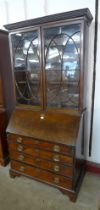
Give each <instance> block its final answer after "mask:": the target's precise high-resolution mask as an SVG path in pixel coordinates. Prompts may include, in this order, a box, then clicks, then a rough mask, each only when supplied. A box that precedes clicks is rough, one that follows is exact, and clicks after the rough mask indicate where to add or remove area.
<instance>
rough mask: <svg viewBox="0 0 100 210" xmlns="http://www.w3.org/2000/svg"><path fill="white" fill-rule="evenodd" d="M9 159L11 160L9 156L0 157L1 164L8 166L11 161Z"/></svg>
mask: <svg viewBox="0 0 100 210" xmlns="http://www.w3.org/2000/svg"><path fill="white" fill-rule="evenodd" d="M9 161H10V159H9V157H6V158H0V165H1V166H6V165H7V164H8V163H9Z"/></svg>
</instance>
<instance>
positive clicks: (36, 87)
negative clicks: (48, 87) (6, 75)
mask: <svg viewBox="0 0 100 210" xmlns="http://www.w3.org/2000/svg"><path fill="white" fill-rule="evenodd" d="M11 39H12V48H13V55H14V57H13V63H14V73H15V84H16V97H17V103H19V104H30V105H35V106H40V59H39V44H38V32H37V31H32V32H25V33H24V32H22V33H16V34H12V36H11Z"/></svg>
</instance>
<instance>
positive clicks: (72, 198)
mask: <svg viewBox="0 0 100 210" xmlns="http://www.w3.org/2000/svg"><path fill="white" fill-rule="evenodd" d="M9 174H10V177H11V178H15V177H16V176H18V177H20V176H21V175H22V176H25V177H28V178H31V179H34V180H36V181H40V182H42V183H45V182H44V181H42V180H38V179H36V178H35V177H31V176H29V175H24V174H21V173H20V172H17V171H15V170H13V169H10V171H9ZM84 175H85V170H84V169H83V171H82V173H81V174H80V177H79V180H78V182H77V187H76V189H75V191H74V190H72V191H71V190H68V189H62V188H60V187H57V186H53V185H52V184H48V183H46V184H48V185H50V186H53V187H56V188H57V189H59V190H60V191H61V192H62V193H63V194H64V195H67V196H68V197H69V199H70V201H71V202H76V199H77V196H78V193H79V189H80V186H81V183H82V180H83V177H84Z"/></svg>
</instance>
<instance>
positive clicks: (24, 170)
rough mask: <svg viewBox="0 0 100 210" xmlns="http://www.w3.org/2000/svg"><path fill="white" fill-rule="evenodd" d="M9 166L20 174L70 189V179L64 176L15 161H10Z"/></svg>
mask: <svg viewBox="0 0 100 210" xmlns="http://www.w3.org/2000/svg"><path fill="white" fill-rule="evenodd" d="M11 168H12V169H13V170H16V171H18V172H20V173H21V174H24V175H27V176H30V177H33V178H35V179H38V180H40V181H43V182H46V183H48V184H52V185H55V186H59V187H63V188H67V189H72V180H71V179H70V178H66V177H64V176H60V175H56V174H54V173H51V172H48V171H45V170H42V169H39V168H36V167H33V166H29V165H26V164H24V163H20V162H17V161H11Z"/></svg>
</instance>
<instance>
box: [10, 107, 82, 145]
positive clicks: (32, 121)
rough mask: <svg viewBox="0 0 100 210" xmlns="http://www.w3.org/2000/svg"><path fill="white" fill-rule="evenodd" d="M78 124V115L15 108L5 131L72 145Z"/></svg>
mask: <svg viewBox="0 0 100 210" xmlns="http://www.w3.org/2000/svg"><path fill="white" fill-rule="evenodd" d="M42 116H43V118H41V117H42ZM79 125H80V116H74V115H68V114H64V113H62V114H60V113H57V112H55V113H53V112H52V111H48V112H41V111H33V110H23V109H20V110H19V109H16V110H15V111H14V112H13V113H12V116H11V119H10V122H9V125H8V127H7V132H8V133H9V132H10V133H13V134H18V135H23V136H27V137H28V136H30V137H33V138H36V139H43V140H46V141H52V142H57V143H62V144H65V145H68V146H74V145H75V139H76V138H77V135H78V130H79Z"/></svg>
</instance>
